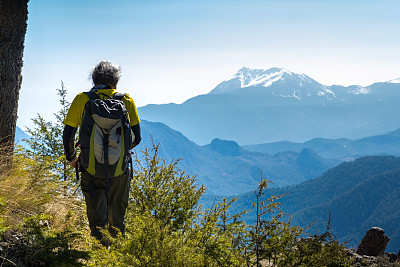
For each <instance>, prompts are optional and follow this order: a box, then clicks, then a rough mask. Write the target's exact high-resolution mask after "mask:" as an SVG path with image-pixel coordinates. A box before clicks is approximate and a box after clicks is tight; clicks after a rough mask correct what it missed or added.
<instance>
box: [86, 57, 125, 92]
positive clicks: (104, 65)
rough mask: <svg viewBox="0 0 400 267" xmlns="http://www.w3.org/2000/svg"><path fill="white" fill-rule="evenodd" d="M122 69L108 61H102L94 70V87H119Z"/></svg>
mask: <svg viewBox="0 0 400 267" xmlns="http://www.w3.org/2000/svg"><path fill="white" fill-rule="evenodd" d="M120 73H121V68H120V67H119V66H118V65H117V64H114V63H112V62H110V61H108V60H102V61H100V62H99V63H97V65H96V66H95V67H94V68H93V71H92V81H93V83H94V85H100V84H102V85H110V86H112V87H115V86H117V83H118V81H119V78H120V76H121V75H120Z"/></svg>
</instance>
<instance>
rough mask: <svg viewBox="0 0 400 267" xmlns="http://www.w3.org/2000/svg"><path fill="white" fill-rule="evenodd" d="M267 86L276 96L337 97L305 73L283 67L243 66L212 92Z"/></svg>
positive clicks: (227, 92)
mask: <svg viewBox="0 0 400 267" xmlns="http://www.w3.org/2000/svg"><path fill="white" fill-rule="evenodd" d="M255 87H266V89H265V90H266V92H270V93H271V94H272V95H274V96H280V97H285V98H296V99H298V100H301V99H303V98H305V97H310V96H320V97H321V96H324V97H327V98H328V99H332V98H335V94H334V92H332V90H330V89H329V88H328V87H327V86H325V85H323V84H320V83H318V82H317V81H315V80H313V79H312V78H310V77H308V76H307V75H305V74H303V73H295V72H292V71H289V70H287V69H283V68H270V69H267V70H265V69H251V68H246V67H243V68H241V69H240V70H238V72H237V73H236V74H235V75H234V76H233V77H231V78H229V79H227V80H225V81H223V82H222V83H220V84H219V85H217V87H215V89H213V90H212V91H211V92H210V94H230V93H242V92H241V91H242V90H240V89H243V88H246V90H247V91H248V90H251V88H255Z"/></svg>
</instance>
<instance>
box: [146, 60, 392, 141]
mask: <svg viewBox="0 0 400 267" xmlns="http://www.w3.org/2000/svg"><path fill="white" fill-rule="evenodd" d="M398 99H400V79H394V80H391V81H387V82H377V83H374V84H371V85H369V86H360V85H352V86H341V85H331V86H326V85H323V84H321V83H319V82H317V81H315V80H314V79H312V78H310V77H309V76H307V75H305V74H301V73H300V74H299V73H294V72H292V71H289V70H287V69H282V68H271V69H265V70H264V69H250V68H245V67H244V68H241V69H240V70H239V71H237V72H236V73H235V74H234V75H233V76H232V77H229V78H228V79H226V80H225V81H223V82H221V83H220V84H218V85H217V86H216V87H215V89H214V90H212V91H211V92H210V93H208V94H205V95H199V96H196V97H193V98H191V99H188V100H187V101H185V102H184V103H182V104H178V105H177V104H168V105H148V106H145V107H141V108H139V113H140V116H141V118H143V119H147V120H150V121H159V122H163V123H165V124H167V125H168V126H170V127H172V128H174V129H177V130H179V131H181V132H182V133H183V134H184V135H185V136H188V137H189V138H190V139H191V140H194V141H195V142H197V143H198V144H207V143H209V142H210V141H211V140H213V139H214V138H221V139H226V140H234V141H236V142H238V143H239V144H241V145H243V144H256V143H267V142H275V141H282V140H290V141H296V142H297V141H302V140H307V139H312V138H314V137H324V138H331V139H334V138H342V137H346V138H352V139H354V138H361V137H364V136H367V135H376V134H378V133H382V132H384V131H391V130H393V129H395V128H398V127H399V126H400V117H399V116H398V114H399V113H400V105H399V103H398V102H399V101H398Z"/></svg>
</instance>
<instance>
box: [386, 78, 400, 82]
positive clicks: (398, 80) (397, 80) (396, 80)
mask: <svg viewBox="0 0 400 267" xmlns="http://www.w3.org/2000/svg"><path fill="white" fill-rule="evenodd" d="M388 83H400V78H398V79H394V80H390V81H388Z"/></svg>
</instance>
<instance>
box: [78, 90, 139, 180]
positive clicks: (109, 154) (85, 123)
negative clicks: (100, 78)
mask: <svg viewBox="0 0 400 267" xmlns="http://www.w3.org/2000/svg"><path fill="white" fill-rule="evenodd" d="M85 94H87V96H88V97H89V98H90V100H89V101H88V102H87V103H86V105H85V109H84V112H83V115H82V120H81V125H80V132H79V142H80V148H81V154H80V156H79V160H80V164H81V166H82V167H83V169H84V170H86V171H87V172H88V173H90V174H91V175H93V176H94V177H96V178H106V179H107V181H106V183H107V184H109V178H112V177H116V176H119V175H121V174H123V173H124V172H125V171H126V169H127V164H128V162H129V160H130V158H131V156H130V149H131V147H132V144H133V141H134V138H135V136H134V135H133V133H132V131H131V127H130V123H129V115H128V113H127V110H126V107H125V104H124V102H123V101H122V98H123V96H124V95H125V94H118V93H116V94H114V95H113V96H112V97H110V96H108V95H105V94H103V96H107V97H110V98H106V99H101V98H100V96H99V95H102V94H101V93H100V94H99V95H97V94H96V93H94V92H93V91H90V92H85Z"/></svg>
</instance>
